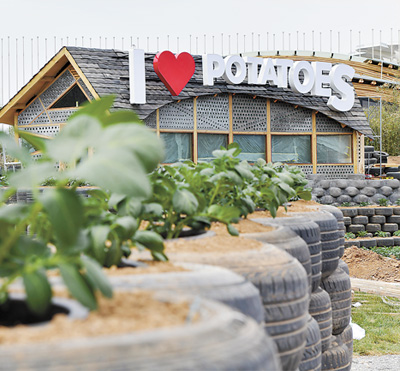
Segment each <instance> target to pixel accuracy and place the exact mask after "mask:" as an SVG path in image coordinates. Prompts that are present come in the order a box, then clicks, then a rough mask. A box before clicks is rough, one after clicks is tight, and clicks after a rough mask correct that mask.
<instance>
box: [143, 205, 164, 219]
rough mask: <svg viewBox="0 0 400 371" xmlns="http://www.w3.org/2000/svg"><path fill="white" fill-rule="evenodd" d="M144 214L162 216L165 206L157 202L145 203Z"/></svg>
mask: <svg viewBox="0 0 400 371" xmlns="http://www.w3.org/2000/svg"><path fill="white" fill-rule="evenodd" d="M143 214H151V215H154V216H159V217H161V216H162V215H163V208H162V206H161V205H160V204H158V203H155V202H151V203H149V204H143Z"/></svg>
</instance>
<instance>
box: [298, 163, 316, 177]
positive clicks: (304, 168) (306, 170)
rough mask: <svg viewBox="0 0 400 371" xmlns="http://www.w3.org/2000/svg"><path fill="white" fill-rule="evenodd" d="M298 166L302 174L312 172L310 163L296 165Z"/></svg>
mask: <svg viewBox="0 0 400 371" xmlns="http://www.w3.org/2000/svg"><path fill="white" fill-rule="evenodd" d="M296 166H297V167H298V168H300V169H301V170H302V171H303V173H304V174H306V175H308V174H312V173H313V166H312V165H296Z"/></svg>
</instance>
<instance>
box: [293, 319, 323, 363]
mask: <svg viewBox="0 0 400 371" xmlns="http://www.w3.org/2000/svg"><path fill="white" fill-rule="evenodd" d="M306 340H307V343H306V348H305V350H304V354H303V358H302V359H301V362H300V365H299V371H317V370H321V357H322V352H321V333H320V331H319V326H318V322H317V321H316V320H315V319H314V318H312V317H311V316H310V317H309V319H308V327H307V337H306Z"/></svg>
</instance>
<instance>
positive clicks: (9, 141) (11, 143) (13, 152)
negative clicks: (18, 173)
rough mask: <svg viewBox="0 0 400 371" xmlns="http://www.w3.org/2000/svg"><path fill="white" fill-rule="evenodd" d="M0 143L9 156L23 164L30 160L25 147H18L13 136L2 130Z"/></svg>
mask: <svg viewBox="0 0 400 371" xmlns="http://www.w3.org/2000/svg"><path fill="white" fill-rule="evenodd" d="M0 144H1V145H2V146H5V149H6V153H7V154H8V155H9V156H12V157H14V158H15V159H17V160H19V161H21V162H22V163H23V164H25V165H26V164H29V163H31V162H32V158H31V155H30V154H29V152H28V150H27V149H26V148H25V147H20V146H19V145H18V144H17V143H16V141H15V139H14V138H12V137H11V136H10V135H7V134H6V133H4V132H0Z"/></svg>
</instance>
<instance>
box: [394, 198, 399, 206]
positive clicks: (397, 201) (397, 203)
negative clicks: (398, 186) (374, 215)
mask: <svg viewBox="0 0 400 371" xmlns="http://www.w3.org/2000/svg"><path fill="white" fill-rule="evenodd" d="M395 204H396V205H397V206H400V198H398V199H397V200H396V202H395Z"/></svg>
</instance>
